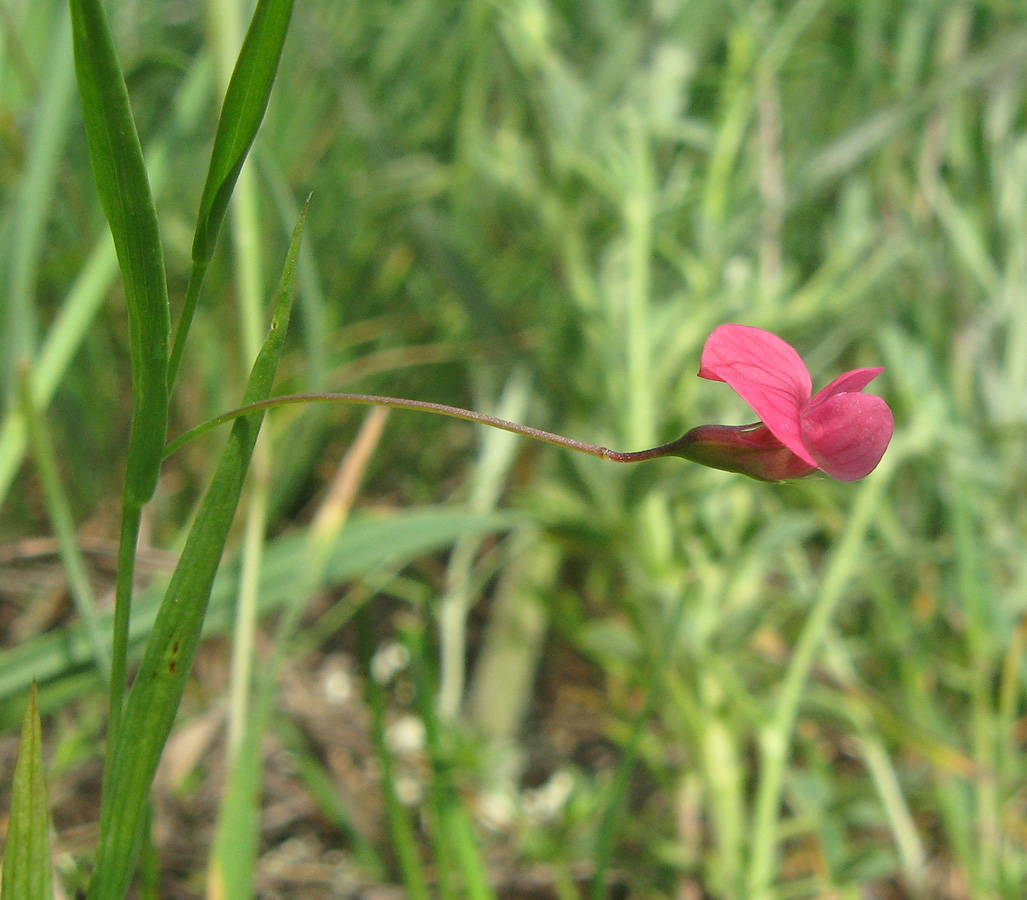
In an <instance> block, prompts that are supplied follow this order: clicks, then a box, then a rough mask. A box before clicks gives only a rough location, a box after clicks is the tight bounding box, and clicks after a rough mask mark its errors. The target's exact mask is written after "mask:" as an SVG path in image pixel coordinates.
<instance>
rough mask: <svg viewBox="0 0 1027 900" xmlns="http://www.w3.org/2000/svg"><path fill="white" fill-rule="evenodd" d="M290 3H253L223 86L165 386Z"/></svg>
mask: <svg viewBox="0 0 1027 900" xmlns="http://www.w3.org/2000/svg"><path fill="white" fill-rule="evenodd" d="M292 3H293V0H258V2H257V6H256V8H255V9H254V11H253V18H252V19H251V20H250V27H249V28H248V29H247V31H246V37H245V38H244V39H243V44H242V48H241V49H240V50H239V58H238V59H237V60H236V63H235V69H234V70H233V72H232V77H231V79H230V80H229V82H228V90H227V91H226V92H225V102H224V104H223V105H222V107H221V116H220V118H219V119H218V126H217V132H216V133H215V135H214V149H213V151H212V152H211V157H210V168H209V169H208V170H207V181H206V183H205V184H204V186H203V195H202V196H201V198H200V211H199V215H198V216H197V219H196V230H195V232H194V235H193V250H192V255H193V271H192V273H191V275H190V277H189V285H188V288H187V290H186V298H185V305H184V306H183V308H182V315H181V318H180V319H179V322H178V327H177V329H176V331H175V342H174V346H173V347H172V351H171V361H170V365H169V367H168V382H169V385H171V384H173V383H174V380H175V376H176V375H177V373H178V365H179V362H180V361H181V359H182V351H183V349H184V346H185V339H186V336H187V335H188V334H189V326H190V325H191V324H192V318H193V313H194V312H195V311H196V302H197V300H198V299H199V296H200V287H201V285H202V284H203V276H204V274H205V273H206V270H207V264H208V263H209V262H210V258H211V256H212V255H213V253H214V245H215V244H216V243H217V238H218V232H219V231H220V230H221V225H222V223H223V222H224V220H225V213H226V212H227V211H228V201H229V200H230V199H231V196H232V191H233V190H234V189H235V183H236V180H237V179H238V178H239V171H240V170H241V169H242V165H243V162H245V160H246V155H247V154H248V153H249V150H250V147H251V146H252V144H253V140H254V138H255V137H256V136H257V129H258V128H260V123H261V122H262V121H263V119H264V113H265V111H266V110H267V104H268V100H269V99H270V97H271V88H272V87H273V86H274V83H275V76H276V75H277V73H278V62H279V60H280V59H281V56H282V46H283V45H284V44H285V35H286V32H287V31H288V28H289V18H290V16H291V15H292Z"/></svg>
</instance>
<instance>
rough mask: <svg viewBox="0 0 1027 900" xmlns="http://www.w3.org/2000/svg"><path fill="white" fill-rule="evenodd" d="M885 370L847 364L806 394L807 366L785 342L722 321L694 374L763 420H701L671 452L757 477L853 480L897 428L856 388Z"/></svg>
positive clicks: (880, 404)
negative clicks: (726, 389)
mask: <svg viewBox="0 0 1027 900" xmlns="http://www.w3.org/2000/svg"><path fill="white" fill-rule="evenodd" d="M883 371H884V369H883V368H875V369H853V370H852V371H851V372H846V373H845V374H844V375H839V376H838V377H837V378H836V379H835V380H834V381H832V382H831V383H830V384H829V385H827V387H825V388H824V389H823V390H821V391H819V392H818V393H817V394H816V395H815V396H811V395H812V392H813V383H812V381H811V379H810V375H809V371H808V370H807V369H806V366H805V365H804V364H803V362H802V360H801V359H800V358H799V354H798V353H796V352H795V350H794V349H793V348H792V347H791V346H790V345H789V344H787V343H785V341H783V340H781V338H779V337H777V336H776V335H773V334H771V333H770V332H769V331H764V330H763V329H761V328H753V327H751V326H748V325H721V326H720V327H719V328H717V329H715V330H714V332H713V333H712V334H711V335H710V336H709V338H708V339H707V340H706V345H705V347H703V352H702V361H701V364H700V367H699V376H700V377H701V378H708V379H710V380H711V381H723V382H726V383H727V384H729V385H730V386H731V387H732V388H734V389H735V391H736V392H737V393H738V394H739V396H741V398H742V399H743V400H744V401H745V402H746V403H748V404H749V406H751V407H752V409H753V410H754V411H755V412H756V414H757V415H758V416H759V417H760V419H761V421H760V422H756V423H755V424H752V425H739V426H727V425H701V426H699V427H698V428H693V429H692V430H691V431H690V432H688V434H686V435H684V437H682V438H679V440H678V441H675V442H674V450H673V453H674V455H677V456H683V457H685V458H686V459H691V460H693V461H695V462H699V463H702V464H703V465H707V466H712V467H713V468H717V469H726V470H727V471H729V472H739V473H741V474H744V475H749V476H751V477H753V478H758V479H760V480H763V481H781V480H783V479H787V478H802V477H803V476H805V475H810V474H812V473H813V472H816V471H818V470H819V471H822V472H825V473H826V474H827V475H829V476H831V477H832V478H836V479H838V480H839V481H856V480H857V479H860V478H863V477H864V476H866V475H869V474H870V472H872V471H873V470H874V468H875V467H876V466H877V464H878V463H879V462H880V461H881V457H882V456H883V455H884V451H885V450H886V449H887V447H888V443H889V441H891V436H892V432H893V430H894V427H895V420H894V418H893V417H892V412H891V410H890V409H889V408H888V404H887V403H885V402H884V400H882V399H881V398H880V397H876V396H874V395H873V394H864V393H862V390H863V388H865V387H866V386H867V385H868V384H869V383H870V382H871V381H873V380H874V379H875V378H876V377H877V376H878V375H880V374H881V372H883ZM667 449H668V450H669V449H670V448H669V447H668V448H667Z"/></svg>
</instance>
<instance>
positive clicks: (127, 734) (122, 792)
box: [89, 209, 306, 900]
mask: <svg viewBox="0 0 1027 900" xmlns="http://www.w3.org/2000/svg"><path fill="white" fill-rule="evenodd" d="M305 218H306V210H305V209H304V213H303V215H301V217H300V221H299V223H298V224H297V225H296V229H295V231H294V232H293V237H292V243H291V245H290V247H289V254H288V257H287V259H286V264H285V269H284V271H283V273H282V279H281V282H280V284H279V288H278V295H277V298H276V300H275V310H274V317H273V320H272V322H271V329H270V331H269V332H268V336H267V339H266V340H265V342H264V346H263V347H262V348H261V350H260V353H259V354H258V356H257V359H256V361H255V362H254V364H253V369H252V371H251V372H250V379H249V383H248V384H247V387H246V393H245V395H244V402H247V403H252V402H254V401H256V400H260V399H262V398H265V397H267V396H268V395H269V394H270V392H271V385H272V382H273V381H274V376H275V371H276V369H277V368H278V362H279V360H280V359H281V356H282V349H283V346H284V343H285V333H286V330H287V328H288V324H289V315H290V312H291V309H292V299H293V288H294V284H295V271H296V259H297V256H298V253H299V244H300V236H301V234H302V230H303V223H304V221H305ZM262 419H263V414H261V413H255V414H253V415H250V416H246V417H245V418H241V419H239V420H238V421H237V422H236V423H235V425H234V426H233V428H232V431H231V433H230V435H229V438H228V444H227V446H226V447H225V449H224V451H223V452H222V454H221V460H220V462H219V464H218V468H217V471H216V473H215V475H214V480H213V481H212V483H211V485H210V488H209V489H208V490H207V494H206V496H205V497H204V500H203V504H202V505H201V507H200V510H199V512H198V513H197V516H196V521H195V523H194V524H193V527H192V528H191V529H190V531H189V536H188V538H187V539H186V543H185V547H184V549H183V550H182V555H181V558H180V559H179V563H178V566H177V567H176V568H175V574H174V575H173V576H172V579H171V583H170V584H169V585H168V589H167V591H166V593H165V594H164V599H163V601H162V602H161V606H160V610H159V611H158V613H157V619H156V621H155V622H154V626H153V632H152V633H151V635H150V639H149V641H148V642H147V644H146V649H145V651H144V653H143V660H142V663H141V664H140V667H139V672H138V674H137V675H136V678H135V681H134V682H133V684H132V690H131V691H130V692H129V695H128V702H127V703H126V705H125V711H124V715H123V718H122V726H121V728H120V730H119V732H118V734H117V736H116V740H115V744H114V749H113V754H112V756H111V759H110V761H109V766H108V769H107V772H106V775H105V778H104V786H103V797H102V800H101V804H100V840H99V845H98V847H97V854H96V869H95V871H94V873H93V881H92V883H91V885H90V890H89V897H90V898H91V900H122V898H123V897H124V896H125V893H126V891H127V890H128V887H129V883H130V881H131V878H132V873H133V871H134V869H135V864H136V859H137V857H138V853H139V844H140V838H141V836H142V831H143V824H144V820H145V810H146V801H147V797H148V795H149V791H150V785H151V783H152V781H153V776H154V772H155V771H156V769H157V763H158V761H159V760H160V755H161V752H162V751H163V749H164V744H165V742H166V741H167V738H168V735H169V733H170V732H171V726H172V724H173V723H174V720H175V714H176V713H177V711H178V705H179V702H180V701H181V699H182V692H183V691H184V689H185V683H186V679H187V678H188V675H189V669H190V667H191V665H192V661H193V656H194V654H195V653H196V647H197V645H198V644H199V641H200V634H201V631H202V628H203V619H204V615H205V614H206V611H207V603H208V600H209V599H210V592H211V588H212V586H213V584H214V576H215V574H216V573H217V569H218V564H219V562H220V560H221V553H222V551H223V550H224V546H225V542H226V540H227V539H228V532H229V528H230V527H231V524H232V519H233V517H234V515H235V509H236V506H237V505H238V503H239V496H240V494H241V492H242V487H243V483H244V481H245V478H246V470H247V467H248V466H249V461H250V456H251V454H252V453H253V445H254V444H255V443H256V440H257V434H258V432H259V430H260V425H261V421H262Z"/></svg>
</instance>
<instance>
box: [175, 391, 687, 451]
mask: <svg viewBox="0 0 1027 900" xmlns="http://www.w3.org/2000/svg"><path fill="white" fill-rule="evenodd" d="M295 403H352V404H355V405H357V406H387V407H390V408H391V409H414V410H420V411H421V412H430V413H435V414H436V415H440V416H449V417H450V418H452V419H463V420H464V421H466V422H476V423H477V424H479V425H488V426H489V427H490V428H500V429H502V430H503V431H510V432H512V433H513V434H519V435H522V436H524V437H529V438H532V439H533V440H536V441H544V442H545V443H547V444H554V445H555V446H557V447H565V448H566V449H568V450H576V451H578V452H579V453H587V454H589V455H590V456H597V457H599V459H608V460H610V461H612V462H621V463H633V462H643V461H645V460H647V459H657V458H659V457H661V456H670V455H672V454H673V453H674V452H676V451H677V450H679V449H681V448H682V447H684V446H686V445H687V444H688V443H689V440H688V435H684V436H683V437H680V438H678V439H677V440H674V441H671V442H670V443H667V444H661V445H660V446H659V447H652V448H650V449H648V450H635V451H631V452H627V453H624V452H621V451H619V450H611V449H609V448H608V447H600V446H598V445H597V444H590V443H588V442H587V441H579V440H577V439H575V438H569V437H564V436H563V435H562V434H553V433H552V432H550V431H543V430H542V429H540V428H532V427H531V426H530V425H520V424H518V423H517V422H510V421H507V420H506V419H500V418H497V417H496V416H488V415H486V414H485V413H479V412H474V411H473V410H470V409H461V408H460V407H458V406H447V405H446V404H444V403H430V402H429V401H427V400H405V399H402V398H400V397H378V396H375V395H373V394H336V393H316V394H283V395H281V396H279V397H269V398H268V399H267V400H261V401H259V402H257V403H250V404H247V405H246V406H240V407H238V408H237V409H232V410H229V411H228V412H226V413H222V414H221V415H220V416H217V417H215V418H213V419H211V420H210V421H208V422H204V423H203V424H202V425H197V426H196V427H195V428H190V429H189V430H188V431H187V432H185V433H184V434H181V435H179V436H178V437H177V438H175V439H174V440H173V441H170V442H169V443H168V445H167V447H166V448H165V449H164V458H165V459H167V458H168V457H169V456H171V454H172V453H174V452H175V451H176V450H178V449H180V448H181V447H182V446H184V445H185V444H188V443H189V441H191V440H193V439H194V438H197V437H199V436H200V435H201V434H204V433H205V432H207V431H210V430H211V429H212V428H217V427H218V426H219V425H224V424H225V423H227V422H231V421H233V420H234V419H238V418H239V417H240V416H245V415H249V414H250V413H253V412H258V411H261V410H268V409H273V408H274V407H277V406H288V405H292V404H295Z"/></svg>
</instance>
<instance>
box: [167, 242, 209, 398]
mask: <svg viewBox="0 0 1027 900" xmlns="http://www.w3.org/2000/svg"><path fill="white" fill-rule="evenodd" d="M206 274H207V263H206V262H201V261H195V262H193V268H192V271H191V272H190V273H189V284H188V286H187V287H186V289H185V303H184V304H183V305H182V313H181V315H180V316H179V319H178V325H177V327H176V328H175V340H174V341H173V342H172V344H171V355H170V356H169V357H168V392H169V393H170V392H171V391H172V390H174V387H175V379H176V378H177V377H178V367H179V365H180V364H181V362H182V353H183V351H184V350H185V339H186V337H188V335H189V326H190V325H192V323H193V314H194V313H195V312H196V303H197V301H198V300H199V299H200V288H201V287H203V278H204V276H205V275H206Z"/></svg>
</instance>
